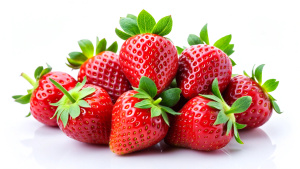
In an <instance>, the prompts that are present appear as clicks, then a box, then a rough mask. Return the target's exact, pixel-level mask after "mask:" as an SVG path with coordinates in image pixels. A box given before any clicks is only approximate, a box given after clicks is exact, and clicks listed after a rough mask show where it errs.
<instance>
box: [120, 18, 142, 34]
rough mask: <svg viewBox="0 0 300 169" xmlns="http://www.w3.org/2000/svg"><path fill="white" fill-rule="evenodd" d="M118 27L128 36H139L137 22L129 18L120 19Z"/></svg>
mask: <svg viewBox="0 0 300 169" xmlns="http://www.w3.org/2000/svg"><path fill="white" fill-rule="evenodd" d="M120 26H121V28H122V29H123V30H124V31H125V32H126V33H128V34H130V35H137V34H140V30H139V27H138V25H137V22H136V21H135V20H133V19H131V18H121V19H120Z"/></svg>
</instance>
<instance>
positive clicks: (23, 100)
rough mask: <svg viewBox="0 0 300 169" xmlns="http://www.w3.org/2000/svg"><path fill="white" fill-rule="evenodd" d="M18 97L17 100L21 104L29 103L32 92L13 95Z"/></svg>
mask: <svg viewBox="0 0 300 169" xmlns="http://www.w3.org/2000/svg"><path fill="white" fill-rule="evenodd" d="M13 97H16V99H15V101H16V102H18V103H21V104H28V103H29V102H30V98H31V93H29V94H27V95H22V96H21V95H17V96H13Z"/></svg>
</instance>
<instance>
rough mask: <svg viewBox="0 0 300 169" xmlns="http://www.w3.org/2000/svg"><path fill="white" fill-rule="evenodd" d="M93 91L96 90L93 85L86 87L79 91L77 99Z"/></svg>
mask: <svg viewBox="0 0 300 169" xmlns="http://www.w3.org/2000/svg"><path fill="white" fill-rule="evenodd" d="M95 91H96V89H95V88H93V87H87V88H84V89H82V90H81V91H79V97H78V100H81V99H83V98H85V97H87V96H88V95H90V94H92V93H94V92H95Z"/></svg>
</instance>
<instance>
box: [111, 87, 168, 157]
mask: <svg viewBox="0 0 300 169" xmlns="http://www.w3.org/2000/svg"><path fill="white" fill-rule="evenodd" d="M136 93H138V92H136V91H134V90H130V91H127V92H125V93H123V94H122V95H121V96H120V97H119V99H118V100H117V102H116V103H115V105H114V107H113V112H112V128H111V135H110V141H109V147H110V149H111V151H112V152H114V153H116V154H118V155H123V154H128V153H131V152H134V151H139V150H142V149H145V148H147V147H150V146H152V145H155V144H156V143H158V142H159V141H161V140H162V139H163V138H164V137H165V136H166V134H167V131H168V128H169V127H168V125H167V124H166V123H165V122H164V120H163V118H162V117H161V116H158V117H153V118H151V112H150V109H140V108H135V107H134V106H135V104H136V103H138V102H140V101H141V99H138V98H135V97H132V96H133V95H134V94H136Z"/></svg>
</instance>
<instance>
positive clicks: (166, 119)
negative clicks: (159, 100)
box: [161, 111, 170, 126]
mask: <svg viewBox="0 0 300 169" xmlns="http://www.w3.org/2000/svg"><path fill="white" fill-rule="evenodd" d="M161 115H162V117H163V119H164V121H165V122H166V124H167V125H168V126H170V123H169V118H168V115H167V113H166V112H164V111H162V113H161Z"/></svg>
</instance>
